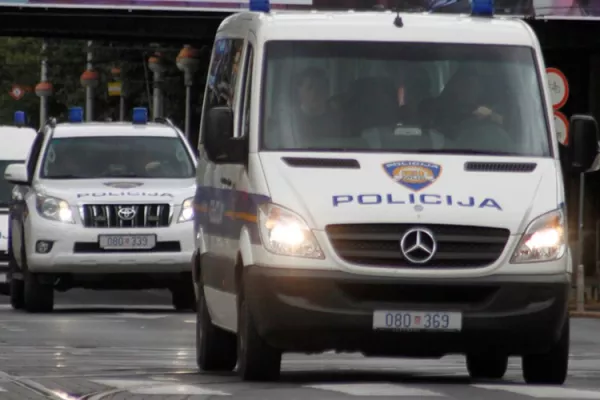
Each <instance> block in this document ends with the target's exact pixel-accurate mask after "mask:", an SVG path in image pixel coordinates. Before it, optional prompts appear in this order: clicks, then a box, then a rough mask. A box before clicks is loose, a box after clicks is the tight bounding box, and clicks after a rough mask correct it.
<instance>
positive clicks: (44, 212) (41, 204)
mask: <svg viewBox="0 0 600 400" xmlns="http://www.w3.org/2000/svg"><path fill="white" fill-rule="evenodd" d="M36 208H37V211H38V213H39V214H40V215H41V216H42V217H44V218H46V219H51V220H53V221H58V222H66V223H69V224H74V223H75V220H74V219H73V212H72V211H71V207H70V206H69V203H67V202H66V201H65V200H62V199H59V198H56V197H52V196H43V195H38V196H37V197H36Z"/></svg>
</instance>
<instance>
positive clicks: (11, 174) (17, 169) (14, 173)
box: [4, 164, 31, 185]
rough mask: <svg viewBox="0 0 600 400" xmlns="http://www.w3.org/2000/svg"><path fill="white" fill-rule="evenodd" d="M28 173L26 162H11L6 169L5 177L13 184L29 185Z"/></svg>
mask: <svg viewBox="0 0 600 400" xmlns="http://www.w3.org/2000/svg"><path fill="white" fill-rule="evenodd" d="M28 175H29V174H28V173H27V166H25V164H9V165H8V166H7V167H6V169H5V170H4V179H5V180H6V181H8V182H10V183H12V184H13V185H29V184H30V183H31V182H30V181H29V177H28Z"/></svg>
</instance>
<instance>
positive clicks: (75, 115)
mask: <svg viewBox="0 0 600 400" xmlns="http://www.w3.org/2000/svg"><path fill="white" fill-rule="evenodd" d="M69 122H83V108H81V107H71V108H69Z"/></svg>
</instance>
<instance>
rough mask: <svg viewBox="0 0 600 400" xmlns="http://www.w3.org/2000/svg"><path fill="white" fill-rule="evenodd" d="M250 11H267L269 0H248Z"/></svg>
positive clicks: (269, 7)
mask: <svg viewBox="0 0 600 400" xmlns="http://www.w3.org/2000/svg"><path fill="white" fill-rule="evenodd" d="M250 11H258V12H269V11H271V3H270V2H269V0H250Z"/></svg>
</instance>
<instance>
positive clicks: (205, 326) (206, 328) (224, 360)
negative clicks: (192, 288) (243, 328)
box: [196, 293, 237, 372]
mask: <svg viewBox="0 0 600 400" xmlns="http://www.w3.org/2000/svg"><path fill="white" fill-rule="evenodd" d="M196 362H197V364H198V368H199V369H200V370H201V371H207V372H209V371H233V369H234V368H235V364H236V362H237V354H236V341H235V335H234V334H233V333H230V332H226V331H224V330H222V329H221V328H219V327H217V326H215V325H214V324H213V323H212V321H211V319H210V314H209V313H208V307H207V305H206V299H205V298H204V294H203V293H200V296H198V303H197V306H196Z"/></svg>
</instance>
